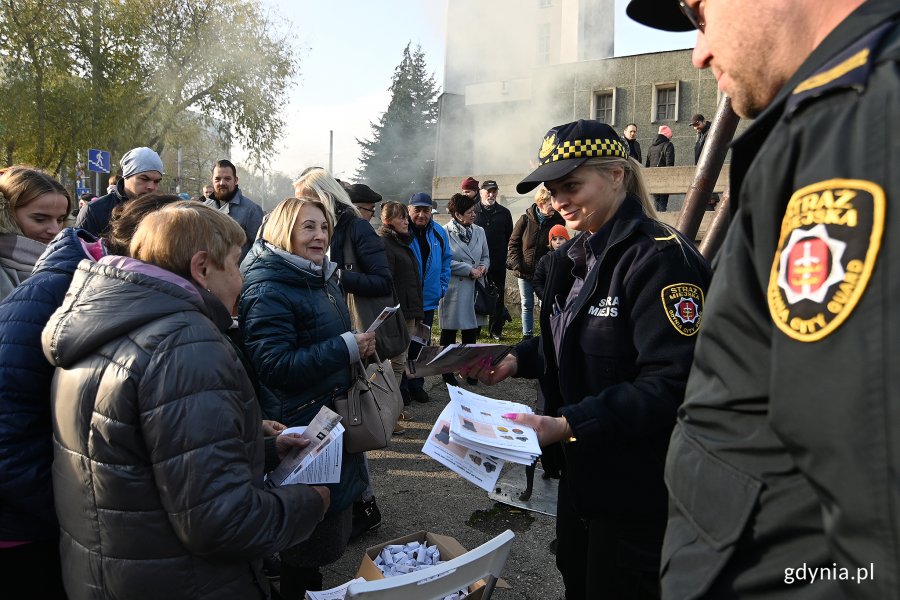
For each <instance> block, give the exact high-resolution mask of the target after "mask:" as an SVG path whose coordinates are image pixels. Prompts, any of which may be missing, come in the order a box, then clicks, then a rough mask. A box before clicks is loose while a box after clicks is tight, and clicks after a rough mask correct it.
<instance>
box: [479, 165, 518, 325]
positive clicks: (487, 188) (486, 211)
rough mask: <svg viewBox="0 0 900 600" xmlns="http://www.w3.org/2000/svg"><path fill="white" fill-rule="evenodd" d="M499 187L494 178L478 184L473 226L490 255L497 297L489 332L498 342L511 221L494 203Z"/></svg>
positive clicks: (506, 317) (503, 316)
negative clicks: (476, 226) (476, 228)
mask: <svg viewBox="0 0 900 600" xmlns="http://www.w3.org/2000/svg"><path fill="white" fill-rule="evenodd" d="M499 191H500V188H499V187H498V186H497V182H496V181H494V180H493V179H487V180H485V181H484V183H482V184H481V202H478V203H477V204H476V205H475V224H476V225H478V226H479V227H481V228H482V229H484V233H485V236H486V237H487V243H488V248H489V249H490V252H491V266H490V269H489V270H488V279H490V280H491V282H493V284H494V285H496V286H497V289H498V290H500V294H499V295H498V296H497V305H496V307H495V308H494V313H493V314H491V315H489V316H488V331H489V333H490V334H491V337H493V338H494V339H495V340H499V339H500V335H501V334H502V333H503V325H504V324H505V323H506V321H507V320H511V319H509V311H507V310H506V305H505V302H504V300H505V299H506V253H507V251H508V250H509V238H510V237H511V236H512V230H513V220H512V214H511V213H510V212H509V209H508V208H506V207H505V206H502V205H501V204H500V203H499V202H497V193H498V192H499Z"/></svg>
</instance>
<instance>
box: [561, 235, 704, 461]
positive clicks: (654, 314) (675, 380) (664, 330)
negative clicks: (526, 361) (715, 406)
mask: <svg viewBox="0 0 900 600" xmlns="http://www.w3.org/2000/svg"><path fill="white" fill-rule="evenodd" d="M686 243H687V242H683V244H686ZM694 252H695V251H694V249H693V248H687V247H684V248H683V247H682V245H680V244H672V245H670V246H667V247H666V248H665V249H663V250H661V251H657V252H654V253H653V254H652V255H651V256H650V257H649V258H648V259H646V260H644V261H643V262H642V263H641V264H639V265H636V266H635V267H634V268H633V272H632V274H631V275H630V276H629V277H628V279H627V280H626V281H625V282H624V283H625V291H626V300H625V302H623V305H621V306H620V307H619V313H620V315H622V316H624V317H625V318H627V319H628V320H629V329H630V331H631V336H632V344H633V347H634V349H635V352H636V357H635V361H634V365H633V373H634V376H633V377H632V378H631V379H630V380H629V381H625V382H622V383H618V384H614V385H611V386H609V387H606V388H605V389H603V391H602V392H600V393H599V394H598V395H596V396H588V397H586V398H584V399H583V400H582V401H581V402H578V403H577V404H572V405H569V406H565V407H563V408H561V409H560V414H561V415H563V416H565V417H566V419H567V420H568V421H569V425H570V427H571V428H572V431H573V432H574V434H575V436H576V437H578V438H584V439H590V440H598V442H597V443H599V444H601V445H606V444H614V443H618V442H621V441H625V440H628V441H637V440H639V439H641V438H642V437H645V436H648V435H653V434H655V433H659V432H661V431H668V430H671V428H672V426H673V425H674V423H675V415H676V411H677V409H678V406H679V405H680V404H681V402H682V401H683V399H684V389H685V384H686V383H687V377H688V372H689V370H690V366H691V362H692V360H693V355H694V342H695V340H696V331H694V332H693V334H690V335H688V334H686V333H685V331H687V332H690V329H688V328H686V327H681V329H679V326H677V325H676V324H674V323H673V322H672V321H671V320H670V318H669V316H668V309H669V307H668V306H667V304H666V302H664V301H663V297H664V294H663V292H664V290H666V289H667V288H669V286H684V287H683V288H679V289H687V290H694V291H697V292H699V291H700V290H705V289H706V285H707V284H708V271H707V270H706V269H705V266H703V265H701V263H700V262H699V261H702V260H703V259H702V258H700V257H699V256H698V255H695V254H694ZM685 253H691V255H692V256H691V260H689V259H688V258H687V257H686V255H685ZM686 296H688V297H691V294H690V293H686ZM697 296H698V298H697V299H696V300H694V303H695V305H696V308H697V309H698V312H699V314H700V315H702V300H701V299H700V298H701V297H702V295H701V294H699V293H698V294H697ZM623 313H624V314H623ZM698 318H699V317H698ZM676 323H678V321H676ZM622 368H626V367H622ZM629 368H630V365H629Z"/></svg>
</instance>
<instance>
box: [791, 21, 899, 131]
mask: <svg viewBox="0 0 900 600" xmlns="http://www.w3.org/2000/svg"><path fill="white" fill-rule="evenodd" d="M895 25H896V23H894V22H893V21H888V22H887V23H884V24H882V25H879V26H878V27H876V28H875V29H873V30H872V31H870V32H869V33H867V34H866V35H864V36H863V37H861V38H859V39H858V40H857V41H855V42H854V43H853V44H852V45H850V46H848V47H847V48H845V49H844V50H843V51H842V52H840V53H839V54H838V55H837V56H835V57H834V58H832V59H831V60H829V61H828V62H827V63H825V65H823V66H822V68H820V69H819V70H818V71H817V72H816V73H814V74H813V75H812V76H811V77H808V78H807V79H805V80H803V81H801V82H800V83H799V84H797V87H795V88H794V90H793V92H792V93H791V95H790V96H789V97H788V100H787V104H786V106H785V112H786V113H787V114H789V115H790V114H793V113H794V112H795V111H796V110H797V109H798V108H799V107H800V106H801V105H803V104H804V103H805V102H806V101H807V100H811V99H813V98H818V97H820V96H823V95H825V94H826V93H827V92H829V91H832V90H839V89H847V88H854V89H857V90H860V91H862V90H863V89H864V88H865V86H866V83H867V82H868V80H869V75H870V74H871V72H872V67H873V65H874V63H875V60H874V59H875V53H876V51H877V49H878V44H879V43H880V42H881V40H882V38H883V37H884V36H885V35H886V34H887V33H889V32H890V31H891V30H892V29H893V28H894V26H895Z"/></svg>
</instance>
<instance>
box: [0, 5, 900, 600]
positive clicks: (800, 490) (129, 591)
mask: <svg viewBox="0 0 900 600" xmlns="http://www.w3.org/2000/svg"><path fill="white" fill-rule="evenodd" d="M761 2H762V4H760V3H759V2H757V3H756V8H755V10H756V11H757V12H758V13H759V14H762V15H764V17H763V18H759V17H758V16H754V15H751V14H750V12H747V11H746V7H741V6H738V5H741V4H742V2H736V3H731V5H729V4H728V3H725V4H722V5H720V4H719V3H705V2H696V1H694V0H685V1H682V2H676V1H675V0H665V1H662V0H631V1H630V3H629V6H628V13H629V15H631V16H632V17H633V18H634V19H636V20H638V21H640V22H643V23H645V24H648V25H651V26H655V27H659V28H662V29H672V30H690V29H696V30H697V31H698V34H697V46H696V48H695V50H694V62H695V64H696V66H698V67H701V68H704V67H710V66H711V67H712V68H713V69H714V70H715V72H716V75H717V77H719V80H720V86H721V87H722V89H723V91H725V92H726V93H728V94H729V96H730V97H731V98H732V102H733V105H734V109H735V111H736V112H737V113H738V114H740V115H741V116H745V117H755V118H756V122H755V123H753V125H752V126H751V127H750V129H749V130H748V131H747V133H746V134H745V135H744V136H743V137H742V138H741V139H740V140H738V141H737V142H736V143H735V146H734V150H733V162H732V167H731V168H732V173H731V185H732V187H731V201H730V202H731V203H732V206H733V207H736V208H733V209H731V210H732V217H733V224H732V226H731V229H730V231H729V234H728V237H727V239H726V241H725V244H724V247H723V250H722V252H721V254H720V258H719V261H718V263H717V268H716V272H715V278H714V279H713V277H712V270H711V267H710V265H709V264H708V263H707V261H706V259H705V258H704V257H703V256H702V255H701V254H700V253H699V252H698V251H697V249H696V248H695V246H694V243H693V241H692V240H689V239H687V238H685V237H684V236H683V235H682V234H681V233H680V232H678V231H677V230H675V229H673V228H672V227H670V226H667V225H665V224H664V223H662V222H661V221H660V220H659V219H658V211H659V210H665V208H666V204H665V200H666V199H665V198H660V197H655V198H654V197H653V196H651V195H650V194H649V193H648V191H647V188H646V185H645V183H644V176H643V169H644V168H646V166H662V165H663V164H667V163H668V161H669V156H668V155H669V154H670V153H671V151H672V150H671V141H670V139H669V138H671V130H670V129H669V128H668V127H667V126H665V125H663V126H661V127H660V130H659V134H658V136H657V138H656V139H655V140H654V143H653V144H652V145H651V147H650V148H647V149H646V159H645V160H644V161H643V162H642V161H641V157H642V149H641V147H640V145H639V144H638V143H637V141H636V139H635V137H636V126H635V125H634V124H629V125H627V126H626V127H625V129H624V131H623V134H622V135H621V136H620V135H619V134H618V133H617V132H616V131H615V130H614V129H613V128H612V127H610V126H609V125H607V124H604V123H600V122H598V121H593V120H578V121H574V122H570V123H564V124H561V125H557V126H555V127H552V128H551V129H550V130H549V131H548V132H547V133H546V134H545V136H544V137H543V138H542V140H541V144H540V151H539V153H538V155H537V157H536V164H537V167H536V168H535V169H534V170H533V171H532V172H531V173H530V174H529V175H527V176H526V177H525V178H524V179H522V180H521V181H520V182H519V183H518V185H517V186H516V191H517V193H518V194H520V195H524V194H529V193H531V192H533V191H534V190H535V189H536V190H537V191H536V192H535V195H534V202H533V204H531V206H529V207H528V208H527V209H526V210H525V211H524V214H522V215H521V216H520V217H519V218H518V220H517V221H516V222H515V224H514V221H513V218H512V214H511V213H510V211H509V209H508V208H507V207H505V206H503V205H502V203H500V202H498V191H499V186H498V184H497V182H496V181H494V180H490V179H488V180H485V181H483V182H479V181H477V180H476V179H474V178H473V177H467V178H465V179H464V180H463V181H462V182H461V185H460V190H459V193H457V194H454V195H453V196H452V197H451V198H450V199H449V203H448V206H447V209H448V213H449V221H448V222H447V224H446V225H445V226H442V225H440V224H439V223H437V222H436V221H435V220H434V218H433V203H432V198H431V196H430V195H429V193H427V192H418V193H416V194H413V195H412V196H411V197H409V198H402V199H393V200H387V201H385V200H384V199H383V198H382V197H381V195H380V194H378V193H377V192H376V191H375V190H372V189H371V188H369V187H368V186H366V185H364V184H359V183H358V184H352V185H351V184H348V183H346V182H341V181H339V180H337V179H335V178H334V177H333V176H332V175H331V174H330V173H328V172H327V171H326V170H324V169H322V168H318V167H310V168H308V169H306V170H305V171H304V172H303V173H302V174H301V175H300V177H299V179H298V180H297V181H296V182H295V184H294V187H295V190H294V192H295V193H294V197H292V198H288V199H285V200H283V201H282V202H281V203H279V204H278V205H277V206H276V207H275V208H274V209H273V210H272V211H271V212H270V213H269V214H263V211H262V210H261V209H260V207H259V206H258V205H256V204H255V203H254V202H253V201H252V200H251V199H250V198H248V197H247V196H245V195H244V194H243V193H242V191H241V190H240V187H239V181H238V177H237V171H236V168H235V166H234V165H233V164H232V163H231V162H229V161H228V160H224V159H223V160H220V161H218V162H216V163H215V165H214V166H213V168H212V172H211V183H210V189H208V190H204V198H205V200H204V201H202V202H197V201H192V200H185V199H184V198H182V197H180V196H177V195H167V194H160V193H157V189H158V186H159V184H160V182H161V180H162V179H163V176H164V173H163V163H162V161H161V160H160V157H159V155H158V154H157V153H156V152H155V151H153V150H152V149H150V148H146V147H140V148H135V149H133V150H131V151H129V152H127V153H125V154H124V155H123V156H122V158H121V160H120V166H121V177H120V178H117V179H116V180H114V181H111V183H110V188H109V189H108V191H107V194H106V195H104V196H102V197H100V198H97V199H94V200H92V201H89V202H82V203H81V205H80V206H76V202H75V201H74V200H73V198H72V197H71V195H70V194H69V192H68V191H67V190H66V189H65V188H64V187H63V186H62V185H61V184H60V183H59V182H58V181H57V180H55V179H54V178H53V177H52V176H50V175H48V174H46V173H43V172H41V171H40V170H38V169H34V168H31V167H27V166H22V165H17V166H12V167H9V168H6V169H4V170H2V171H0V300H2V302H0V473H2V476H0V573H2V574H3V575H4V585H5V589H6V590H7V591H8V592H9V593H10V594H12V595H11V596H10V597H36V598H48V599H52V598H66V597H68V598H72V599H87V598H114V597H117V598H118V597H128V598H242V599H243V598H267V597H270V594H271V591H270V589H269V585H268V581H267V576H266V571H265V570H264V567H263V564H264V559H266V558H267V557H271V556H274V555H276V554H277V555H278V556H279V557H280V560H281V564H280V577H281V584H280V590H279V594H280V596H281V597H282V598H290V599H299V598H302V597H303V594H304V592H305V591H307V590H316V589H321V587H322V583H323V581H322V572H321V569H322V567H323V566H325V565H328V564H331V563H333V562H334V561H336V560H337V559H338V558H339V557H340V556H341V555H342V554H343V553H344V552H345V550H346V548H347V545H348V541H349V540H350V539H352V538H353V537H355V536H359V535H361V534H362V533H364V532H365V531H368V530H371V529H373V528H375V527H377V526H378V525H379V524H380V521H381V515H380V511H379V509H378V505H377V502H376V490H375V488H374V486H373V483H372V477H371V467H370V465H369V462H368V460H367V458H366V455H365V453H356V454H350V453H345V455H344V456H343V460H342V469H341V475H340V481H339V482H338V483H335V484H330V485H327V486H325V485H323V486H316V485H312V486H309V485H302V484H297V485H287V486H283V487H269V486H266V485H264V477H265V474H266V473H267V472H269V471H271V470H272V469H273V468H274V467H275V466H276V465H277V464H278V463H279V460H280V459H281V458H282V457H284V456H285V455H286V454H287V453H288V452H290V451H291V450H293V449H295V448H298V447H304V446H305V445H306V443H307V442H306V440H305V439H304V438H302V437H300V436H297V435H296V434H282V432H283V431H284V430H285V429H286V428H287V427H292V426H302V425H307V424H309V422H310V421H311V419H312V418H313V417H314V416H315V414H316V413H317V412H318V411H319V409H320V408H322V407H323V406H327V407H332V408H333V407H334V406H335V401H336V400H337V399H338V398H341V397H342V396H343V395H344V394H346V392H347V391H348V388H349V387H350V385H351V382H352V380H353V377H354V369H355V368H356V365H358V364H360V363H364V362H365V361H367V360H372V359H375V360H379V359H380V360H384V359H390V363H391V365H392V367H393V374H394V377H396V379H397V382H398V388H397V389H398V390H399V394H398V395H397V398H396V399H395V400H396V402H397V404H398V408H399V405H401V404H402V406H403V410H402V411H401V412H400V418H399V420H398V422H397V423H396V424H395V426H394V434H395V435H403V434H404V433H405V429H404V426H403V421H404V420H408V419H411V418H412V412H413V410H414V405H413V403H414V402H419V403H423V402H428V401H429V395H428V392H427V391H426V390H425V386H424V381H423V380H422V379H421V378H414V377H408V376H407V375H406V373H405V372H404V364H405V362H406V360H407V359H412V358H415V357H416V355H417V354H418V352H419V350H420V349H421V347H422V346H421V343H420V342H421V341H422V340H420V338H419V337H418V336H417V335H411V334H413V332H415V333H416V334H419V333H420V332H421V331H422V330H423V329H424V327H423V326H427V327H431V326H433V325H434V324H435V316H437V322H438V324H439V325H440V327H441V334H440V337H439V342H440V343H441V344H449V343H453V342H456V341H458V340H461V341H462V342H464V343H467V342H474V341H475V340H477V339H478V336H479V334H480V333H481V328H482V327H484V328H486V334H487V335H489V336H492V337H494V338H495V339H499V338H500V336H501V334H502V332H503V327H504V324H505V323H506V322H508V321H509V315H508V311H507V309H506V306H505V301H504V298H505V295H504V294H503V293H499V294H496V296H495V297H491V296H490V290H491V288H494V289H497V290H505V287H506V286H505V280H506V274H507V271H511V272H512V273H513V275H514V276H515V277H516V278H517V279H518V286H519V292H520V295H521V316H522V331H521V334H522V339H521V341H519V342H518V343H517V344H515V346H514V348H513V351H512V352H511V353H509V354H508V355H507V356H505V357H504V358H503V359H502V360H501V361H500V362H499V363H496V364H494V363H491V362H490V361H482V362H478V363H474V364H469V365H466V366H465V367H464V368H462V369H460V371H459V372H458V373H447V374H445V375H444V380H445V381H446V382H448V383H451V384H454V385H461V384H464V385H470V386H476V385H482V386H490V385H494V384H496V383H498V382H500V381H503V380H504V379H506V378H508V377H521V378H530V379H535V380H537V382H538V387H539V389H540V398H541V401H540V406H539V407H538V408H539V410H538V411H536V413H535V414H508V415H505V418H507V419H509V420H510V421H511V422H515V423H521V424H525V425H528V426H531V427H533V428H534V429H535V431H536V432H537V434H538V438H539V441H540V444H541V446H542V447H543V449H544V455H543V456H544V458H543V459H542V460H544V461H545V465H544V466H545V468H547V470H548V471H552V472H555V473H558V474H559V476H560V482H559V488H558V489H559V492H558V493H559V495H558V498H557V519H556V533H557V546H556V564H557V568H558V569H559V571H560V573H561V574H562V578H563V582H564V584H565V597H566V598H567V599H569V600H573V599H579V600H580V599H593V598H606V597H609V598H629V599H632V598H634V599H642V598H647V599H652V598H660V597H663V598H671V599H676V598H677V599H682V598H701V597H703V598H712V599H717V598H766V599H769V598H780V597H793V596H795V595H798V594H799V595H802V596H803V597H809V598H833V597H859V598H873V599H874V598H878V599H882V598H896V597H898V594H900V592H898V590H900V584H898V581H900V568H898V565H900V551H898V550H897V548H898V547H900V544H898V543H897V541H896V538H897V536H898V530H897V527H896V524H895V522H894V521H895V519H894V518H893V516H892V515H893V514H894V512H895V509H896V504H897V499H898V498H900V494H898V491H897V484H896V477H895V475H894V474H893V472H894V470H895V469H896V466H897V465H896V462H897V461H896V456H895V455H896V451H895V448H894V444H893V442H892V441H891V440H892V436H891V433H892V431H893V430H894V429H895V427H894V425H896V424H897V417H896V414H897V411H896V410H894V409H893V404H892V403H893V401H895V400H896V392H895V389H894V388H895V387H896V386H895V385H894V383H893V379H892V377H893V375H892V371H891V365H892V359H893V358H894V357H895V352H894V350H893V348H894V346H895V344H894V342H893V340H895V339H896V338H897V334H898V332H897V331H896V329H897V325H896V319H895V318H894V317H893V312H892V311H893V304H892V300H893V299H894V298H895V296H896V294H895V292H896V290H895V287H896V285H895V284H894V283H893V279H892V277H891V273H890V272H889V265H890V260H891V259H892V253H893V250H894V247H893V246H892V245H891V244H890V234H891V232H892V229H891V226H890V224H891V223H892V222H893V219H894V217H895V216H896V215H895V214H894V213H893V212H892V211H890V210H889V208H890V207H889V205H888V202H887V201H888V199H890V198H891V197H892V194H893V193H895V192H896V191H897V187H898V186H897V184H896V181H895V178H894V177H893V175H892V174H891V171H890V168H889V167H890V166H891V165H893V164H895V163H894V162H892V161H893V160H894V159H895V158H896V156H894V154H895V152H893V153H892V151H891V149H890V148H893V146H890V141H889V140H887V139H886V138H885V139H883V138H880V137H878V131H879V129H878V128H879V127H881V130H880V131H883V130H884V127H883V125H884V123H885V122H887V123H894V122H896V121H897V118H896V117H897V115H896V113H897V110H898V108H897V107H898V106H900V103H898V102H897V92H898V85H897V84H898V80H900V76H898V71H897V68H896V66H897V64H898V62H900V33H898V28H897V20H898V18H900V8H898V6H897V5H896V2H894V1H893V0H866V1H863V0H792V2H793V4H797V3H799V4H800V5H802V7H803V10H796V9H793V8H790V7H788V6H787V4H790V3H786V2H785V1H784V0H761ZM742 11H743V12H742ZM813 13H814V14H815V18H809V17H808V15H811V14H813ZM788 34H790V35H788ZM749 50H752V52H750V51H749ZM761 65H762V66H765V69H758V68H755V67H757V66H761ZM691 124H692V126H693V127H694V128H695V130H696V131H697V134H698V140H697V146H696V147H695V151H696V154H695V161H698V160H700V154H701V152H702V150H703V146H704V144H705V142H706V138H707V135H708V134H709V130H710V124H709V122H708V121H706V119H705V118H704V117H703V116H702V115H700V114H697V115H695V116H694V117H693V118H692V119H691ZM835 125H837V127H836V126H835ZM860 131H865V132H869V137H868V138H867V137H865V136H862V135H860V134H858V133H857V132H860ZM872 136H874V137H872ZM873 139H874V140H876V141H877V140H882V141H883V142H884V144H883V146H884V148H883V150H884V152H885V155H884V156H881V155H879V156H878V157H873V156H872V155H871V153H866V152H864V150H866V149H870V144H871V143H872V140H873ZM824 142H828V143H824ZM838 142H840V143H838ZM889 146H890V147H889ZM894 146H896V144H894ZM788 159H789V160H788ZM76 211H77V218H76V220H75V222H74V227H65V225H66V223H67V219H71V218H72V217H73V215H74V214H75V213H76ZM841 211H844V212H841ZM376 216H377V219H375V217H376ZM372 220H376V221H378V222H379V226H378V228H377V229H376V228H375V227H373V226H372V224H371V221H372ZM572 232H574V235H573V234H572ZM485 297H489V298H490V300H489V301H488V302H487V304H486V305H484V304H483V303H480V302H479V298H481V299H483V298H485ZM383 298H391V301H396V302H397V303H398V304H399V305H400V307H401V310H400V312H399V313H398V314H397V315H396V319H397V328H395V329H391V328H387V327H385V328H383V329H379V330H378V332H372V333H361V331H363V330H364V329H363V328H361V327H359V319H360V317H359V311H358V306H359V305H360V304H361V303H363V302H365V301H366V300H367V299H369V300H370V301H372V300H373V299H374V301H377V302H381V299H383ZM476 307H478V308H476ZM535 312H537V313H538V314H537V317H536V319H537V323H538V324H539V326H540V329H539V331H538V329H537V328H536V327H535V314H534V313H535ZM425 330H426V331H427V329H425ZM387 332H392V333H387ZM398 332H399V333H398ZM458 336H459V337H458ZM698 338H699V342H698ZM695 350H696V351H695ZM458 376H461V377H462V378H463V380H460V379H459V378H458ZM488 393H489V392H488ZM810 415H815V416H816V418H815V419H811V418H810ZM801 565H802V568H803V569H804V570H806V569H814V570H815V572H816V574H817V576H818V580H817V581H815V583H811V584H809V585H808V586H806V587H805V588H803V590H802V591H801V592H799V593H798V592H797V588H796V587H791V584H792V583H793V582H794V581H795V575H796V573H797V572H796V569H799V568H800V566H801ZM870 565H871V569H872V570H871V571H870V570H868V569H869V567H870ZM839 570H842V572H846V573H847V576H839V575H838V571H839ZM804 572H805V571H804ZM27 573H40V577H36V578H29V579H28V580H27V581H23V579H24V578H23V577H22V574H27ZM850 574H853V575H854V576H853V577H850ZM798 577H799V575H798Z"/></svg>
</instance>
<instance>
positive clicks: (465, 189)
mask: <svg viewBox="0 0 900 600" xmlns="http://www.w3.org/2000/svg"><path fill="white" fill-rule="evenodd" d="M478 185H479V183H478V180H477V179H475V178H474V177H466V178H465V179H463V181H462V184H460V193H462V194H463V195H465V196H468V197H469V198H477V197H478Z"/></svg>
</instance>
